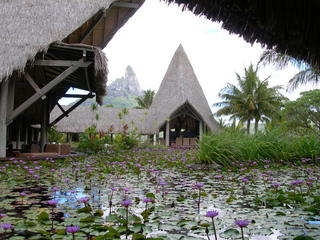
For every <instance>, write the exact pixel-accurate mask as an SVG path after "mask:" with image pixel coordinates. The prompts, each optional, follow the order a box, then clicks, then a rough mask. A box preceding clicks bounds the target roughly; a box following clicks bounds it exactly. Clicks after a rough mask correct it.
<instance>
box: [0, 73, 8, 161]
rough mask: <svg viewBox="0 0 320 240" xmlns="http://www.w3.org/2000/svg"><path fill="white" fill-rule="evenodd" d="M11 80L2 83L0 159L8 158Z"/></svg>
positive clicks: (0, 98)
mask: <svg viewBox="0 0 320 240" xmlns="http://www.w3.org/2000/svg"><path fill="white" fill-rule="evenodd" d="M9 81H10V79H3V80H2V82H0V157H6V146H7V124H6V119H7V110H8V107H7V103H8V88H9Z"/></svg>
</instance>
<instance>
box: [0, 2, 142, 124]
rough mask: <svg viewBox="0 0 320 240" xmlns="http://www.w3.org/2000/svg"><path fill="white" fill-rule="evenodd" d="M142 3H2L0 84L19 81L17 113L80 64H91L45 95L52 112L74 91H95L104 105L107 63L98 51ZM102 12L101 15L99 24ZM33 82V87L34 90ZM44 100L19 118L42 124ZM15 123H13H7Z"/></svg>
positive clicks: (0, 10) (16, 99) (98, 99)
mask: <svg viewBox="0 0 320 240" xmlns="http://www.w3.org/2000/svg"><path fill="white" fill-rule="evenodd" d="M143 2H144V0H130V1H129V0H121V1H114V0H75V1H56V0H48V1H43V2H42V1H41V2H39V1H36V0H29V1H20V0H19V1H17V0H13V1H9V2H7V1H6V2H4V3H3V4H2V8H1V9H0V13H1V14H0V15H1V16H2V17H1V19H2V22H1V23H0V30H2V35H1V37H0V39H1V40H2V45H1V47H2V50H1V47H0V53H1V54H0V63H1V64H2V67H1V68H0V83H1V81H2V80H3V79H9V81H11V80H15V94H14V95H15V100H14V108H16V107H17V106H20V105H21V104H22V103H24V101H27V99H28V98H30V97H31V96H33V95H34V93H35V91H37V89H38V90H39V89H41V88H42V87H44V86H45V85H46V84H48V83H50V81H52V80H54V79H55V78H56V77H57V76H59V75H60V74H62V73H63V72H64V71H66V70H67V69H68V67H70V66H71V65H70V64H73V63H75V62H76V61H80V60H81V59H82V60H83V61H84V62H86V63H91V64H89V65H87V66H86V67H83V66H84V65H83V66H81V67H79V68H77V69H76V70H75V71H73V72H72V73H71V74H69V75H68V76H67V77H66V78H65V79H64V80H63V81H62V82H61V83H59V84H58V85H57V86H55V87H54V89H52V90H50V91H49V92H46V96H49V97H48V98H47V99H48V100H49V106H50V109H52V108H53V107H54V106H55V105H56V103H57V102H58V100H59V99H60V98H61V97H63V96H65V93H66V91H67V90H68V89H69V88H70V87H73V88H80V89H83V90H88V91H90V92H94V93H95V94H96V96H97V98H96V99H97V102H98V103H101V102H102V97H103V96H104V95H105V94H106V80H107V78H106V75H107V67H106V63H107V62H106V58H105V56H104V54H103V53H102V51H101V50H100V49H101V48H103V47H105V45H106V44H107V43H108V41H110V39H111V38H112V36H113V35H114V34H115V32H116V31H117V30H118V29H119V28H120V27H121V26H122V25H123V24H124V23H125V22H126V21H127V20H128V19H129V18H130V17H131V15H132V14H134V12H135V11H136V10H137V9H138V8H139V7H140V6H141V5H142V3H143ZM20 9H23V13H21V12H19V11H20ZM101 12H103V15H102V16H100V18H99V21H96V19H97V17H98V16H99V15H100V14H101ZM95 21H96V22H95ZM22 26H23V28H21V27H22ZM79 26H80V27H79ZM74 29H76V30H74ZM78 34H80V38H79V36H78ZM77 37H78V38H77ZM41 61H42V63H40V64H39V62H41ZM50 61H51V62H52V61H55V62H59V61H60V63H61V62H67V61H69V63H70V64H69V65H68V64H67V65H65V63H64V64H62V65H61V64H56V63H55V64H56V65H55V64H53V65H52V64H51V65H47V64H46V63H47V62H50ZM43 62H45V64H43ZM26 73H27V76H26ZM30 79H31V82H34V83H33V84H31V85H30V81H29V80H30ZM88 96H89V95H88ZM92 96H93V95H90V97H92ZM41 100H43V98H42V99H39V100H37V101H36V102H34V104H33V105H32V106H30V107H29V108H28V111H25V112H23V113H22V115H21V116H22V117H23V118H24V119H25V120H26V121H27V122H28V123H33V124H34V123H39V120H40V118H41V114H40V113H41V111H42V110H41V107H39V105H38V104H37V103H41ZM19 113H20V112H19ZM15 115H17V114H15ZM15 115H14V117H16V116H15ZM12 120H13V118H11V119H9V120H8V122H7V123H10V122H11V121H12Z"/></svg>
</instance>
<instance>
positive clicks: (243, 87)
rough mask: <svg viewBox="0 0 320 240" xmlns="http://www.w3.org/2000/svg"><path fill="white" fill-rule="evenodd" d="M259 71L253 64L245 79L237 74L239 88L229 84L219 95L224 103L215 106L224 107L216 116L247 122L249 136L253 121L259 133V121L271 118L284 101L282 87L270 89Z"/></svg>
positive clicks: (247, 70)
mask: <svg viewBox="0 0 320 240" xmlns="http://www.w3.org/2000/svg"><path fill="white" fill-rule="evenodd" d="M257 71H258V68H257V67H256V68H254V67H253V65H252V64H251V65H250V66H249V67H248V68H245V74H244V77H241V76H240V75H239V74H237V73H236V76H237V82H238V86H236V85H233V84H230V83H229V84H228V85H227V86H226V87H225V88H223V89H222V90H221V91H220V93H219V97H220V98H222V99H223V101H222V102H218V103H215V104H214V106H218V107H222V108H220V109H219V110H218V111H217V112H216V115H218V116H221V115H230V119H231V120H235V119H239V120H240V121H241V122H247V133H248V134H249V132H250V125H251V121H252V120H255V132H257V130H258V124H259V121H264V120H267V119H269V118H271V116H272V115H273V114H275V113H276V112H277V110H278V108H279V106H280V102H281V99H283V96H282V95H281V94H280V93H279V89H280V88H281V87H280V86H276V87H272V88H270V87H269V82H268V78H267V79H265V80H263V81H260V79H259V77H258V75H257Z"/></svg>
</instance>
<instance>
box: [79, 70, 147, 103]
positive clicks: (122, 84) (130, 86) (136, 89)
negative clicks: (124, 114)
mask: <svg viewBox="0 0 320 240" xmlns="http://www.w3.org/2000/svg"><path fill="white" fill-rule="evenodd" d="M141 95H142V91H141V88H140V84H139V81H138V78H137V76H136V74H135V72H134V71H133V69H132V67H131V66H127V68H126V71H125V75H124V76H123V77H121V78H117V79H116V80H115V81H113V82H112V83H110V84H109V85H108V86H107V96H105V97H104V99H103V105H112V106H113V107H117V108H134V107H136V106H138V104H137V102H136V100H135V98H136V97H137V96H141ZM94 102H95V101H94V100H92V99H89V100H87V101H85V102H84V103H83V104H82V105H91V104H92V103H94Z"/></svg>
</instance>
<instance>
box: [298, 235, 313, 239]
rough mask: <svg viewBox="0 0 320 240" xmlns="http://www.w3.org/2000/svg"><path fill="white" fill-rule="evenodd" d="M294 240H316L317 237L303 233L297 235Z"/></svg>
mask: <svg viewBox="0 0 320 240" xmlns="http://www.w3.org/2000/svg"><path fill="white" fill-rule="evenodd" d="M293 240H315V239H314V238H312V237H309V236H305V235H301V236H298V237H295V238H294V239H293Z"/></svg>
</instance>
